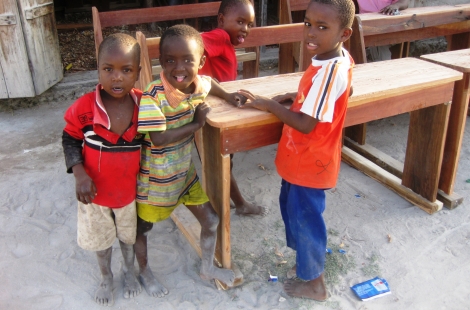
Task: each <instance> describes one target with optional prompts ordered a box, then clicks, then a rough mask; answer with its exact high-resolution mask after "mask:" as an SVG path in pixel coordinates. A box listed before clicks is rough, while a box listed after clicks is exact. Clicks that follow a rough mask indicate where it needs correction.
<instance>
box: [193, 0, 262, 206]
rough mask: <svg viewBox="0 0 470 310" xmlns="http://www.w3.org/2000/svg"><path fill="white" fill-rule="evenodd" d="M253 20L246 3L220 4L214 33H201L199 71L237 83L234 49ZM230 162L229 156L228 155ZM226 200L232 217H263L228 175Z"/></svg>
mask: <svg viewBox="0 0 470 310" xmlns="http://www.w3.org/2000/svg"><path fill="white" fill-rule="evenodd" d="M254 20H255V11H254V8H253V4H252V3H251V1H250V0H222V3H221V4H220V7H219V14H218V16H217V23H218V26H217V29H214V30H212V31H209V32H204V33H202V34H201V35H202V40H203V41H204V56H206V63H205V64H204V67H202V69H200V70H199V74H200V75H208V76H210V77H212V78H214V79H216V80H217V81H219V82H228V81H235V80H236V79H237V67H238V62H237V56H236V55H235V48H234V46H237V45H239V44H240V43H243V41H244V40H245V38H246V37H247V36H248V34H249V33H250V30H251V27H253V23H254ZM230 157H231V159H232V157H233V154H232V155H230ZM230 198H231V199H232V201H233V203H234V204H235V208H236V211H235V213H236V214H239V215H252V214H259V215H265V214H266V212H267V210H266V208H264V207H261V206H256V205H253V204H251V203H249V202H247V201H246V200H245V199H244V198H243V196H242V195H241V193H240V189H239V188H238V184H237V181H236V180H235V178H234V177H233V174H232V173H231V174H230Z"/></svg>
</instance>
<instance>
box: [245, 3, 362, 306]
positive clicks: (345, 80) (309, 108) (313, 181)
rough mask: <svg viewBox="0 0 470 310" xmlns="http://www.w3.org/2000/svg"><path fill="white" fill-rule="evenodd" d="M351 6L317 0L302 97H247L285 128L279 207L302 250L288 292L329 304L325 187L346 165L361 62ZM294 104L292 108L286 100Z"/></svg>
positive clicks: (309, 14) (293, 244)
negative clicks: (350, 44)
mask: <svg viewBox="0 0 470 310" xmlns="http://www.w3.org/2000/svg"><path fill="white" fill-rule="evenodd" d="M353 18H354V4H353V2H352V1H351V0H312V1H311V2H310V4H309V6H308V8H307V11H306V14H305V19H304V23H305V30H304V40H305V43H306V46H307V50H308V52H309V53H310V55H312V56H313V58H312V64H311V65H310V66H309V68H308V69H307V70H306V71H305V73H304V75H303V76H302V79H301V80H300V83H299V89H298V92H297V93H291V94H286V95H282V96H278V97H274V98H273V99H269V98H266V97H261V96H255V95H253V94H251V93H250V92H249V91H245V90H241V91H239V92H240V93H241V94H242V95H244V96H246V97H247V98H248V99H249V100H250V101H249V102H248V103H246V104H245V106H243V107H244V108H245V107H254V108H256V109H260V110H264V111H268V112H271V113H273V114H274V115H276V116H277V117H278V118H279V119H280V120H281V121H282V122H284V128H283V131H282V136H281V140H280V141H279V147H278V151H277V155H276V160H275V163H276V168H277V171H278V173H279V175H280V176H281V177H282V185H281V193H280V197H279V204H280V208H281V214H282V218H283V220H284V225H285V228H286V239H287V246H288V247H290V248H292V249H293V250H295V251H296V265H295V266H294V267H292V269H291V270H290V271H289V272H288V278H290V277H293V276H295V275H297V277H298V278H300V279H302V280H304V281H298V280H288V281H286V283H285V284H284V290H285V291H286V293H287V294H289V295H290V296H293V297H304V298H310V299H315V300H319V301H323V300H326V299H327V298H328V292H327V289H326V286H325V281H324V277H323V271H324V264H325V249H326V241H327V233H326V226H325V222H324V219H323V215H322V214H323V211H324V210H325V189H328V188H332V187H334V186H335V185H336V181H337V178H338V173H339V167H340V163H341V135H342V129H343V124H344V119H345V116H346V110H347V103H348V97H349V93H350V85H351V78H352V67H353V65H354V62H353V60H352V58H351V56H350V55H349V53H348V52H347V51H346V50H345V49H344V48H343V47H342V45H343V42H345V41H346V40H348V39H349V37H350V36H351V33H352V29H351V25H352V21H353ZM287 99H290V100H292V99H294V103H293V104H292V106H291V108H290V110H287V109H286V108H285V107H284V106H282V105H280V104H279V102H282V101H285V100H287Z"/></svg>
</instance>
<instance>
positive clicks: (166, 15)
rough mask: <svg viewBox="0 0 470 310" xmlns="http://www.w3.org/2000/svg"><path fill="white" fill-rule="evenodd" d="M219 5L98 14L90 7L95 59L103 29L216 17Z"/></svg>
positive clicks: (101, 40)
mask: <svg viewBox="0 0 470 310" xmlns="http://www.w3.org/2000/svg"><path fill="white" fill-rule="evenodd" d="M220 3H221V1H216V2H207V3H192V4H183V5H172V6H158V7H152V8H144V9H131V10H118V11H107V12H99V11H98V9H97V8H96V7H92V9H91V10H92V18H93V33H94V39H95V50H96V56H97V57H96V58H97V59H98V47H99V46H100V44H101V42H103V31H102V29H103V28H107V27H113V26H123V25H137V24H144V23H153V22H163V21H171V20H180V19H186V18H199V17H210V16H217V13H218V11H219V6H220Z"/></svg>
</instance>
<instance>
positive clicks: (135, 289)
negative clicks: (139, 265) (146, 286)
mask: <svg viewBox="0 0 470 310" xmlns="http://www.w3.org/2000/svg"><path fill="white" fill-rule="evenodd" d="M140 292H142V286H140V283H139V281H138V280H137V277H136V276H135V274H134V272H125V273H124V298H134V297H136V296H137V295H139V294H140Z"/></svg>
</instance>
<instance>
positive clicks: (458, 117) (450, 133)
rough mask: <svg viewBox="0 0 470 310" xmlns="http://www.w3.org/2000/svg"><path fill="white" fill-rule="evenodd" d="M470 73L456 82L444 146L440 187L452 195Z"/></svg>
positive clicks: (465, 116) (466, 108)
mask: <svg viewBox="0 0 470 310" xmlns="http://www.w3.org/2000/svg"><path fill="white" fill-rule="evenodd" d="M469 82H470V73H465V74H464V76H463V80H460V81H457V82H456V83H455V88H454V94H453V96H452V105H451V107H450V115H449V126H448V128H447V137H446V142H445V147H444V158H443V160H442V169H441V176H440V179H439V189H441V190H442V191H443V192H444V193H446V194H449V195H451V194H452V193H453V191H454V181H455V176H456V174H457V167H458V162H459V157H460V148H461V146H462V139H463V134H464V131H465V122H466V120H467V111H468V99H469V90H468V88H469Z"/></svg>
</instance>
